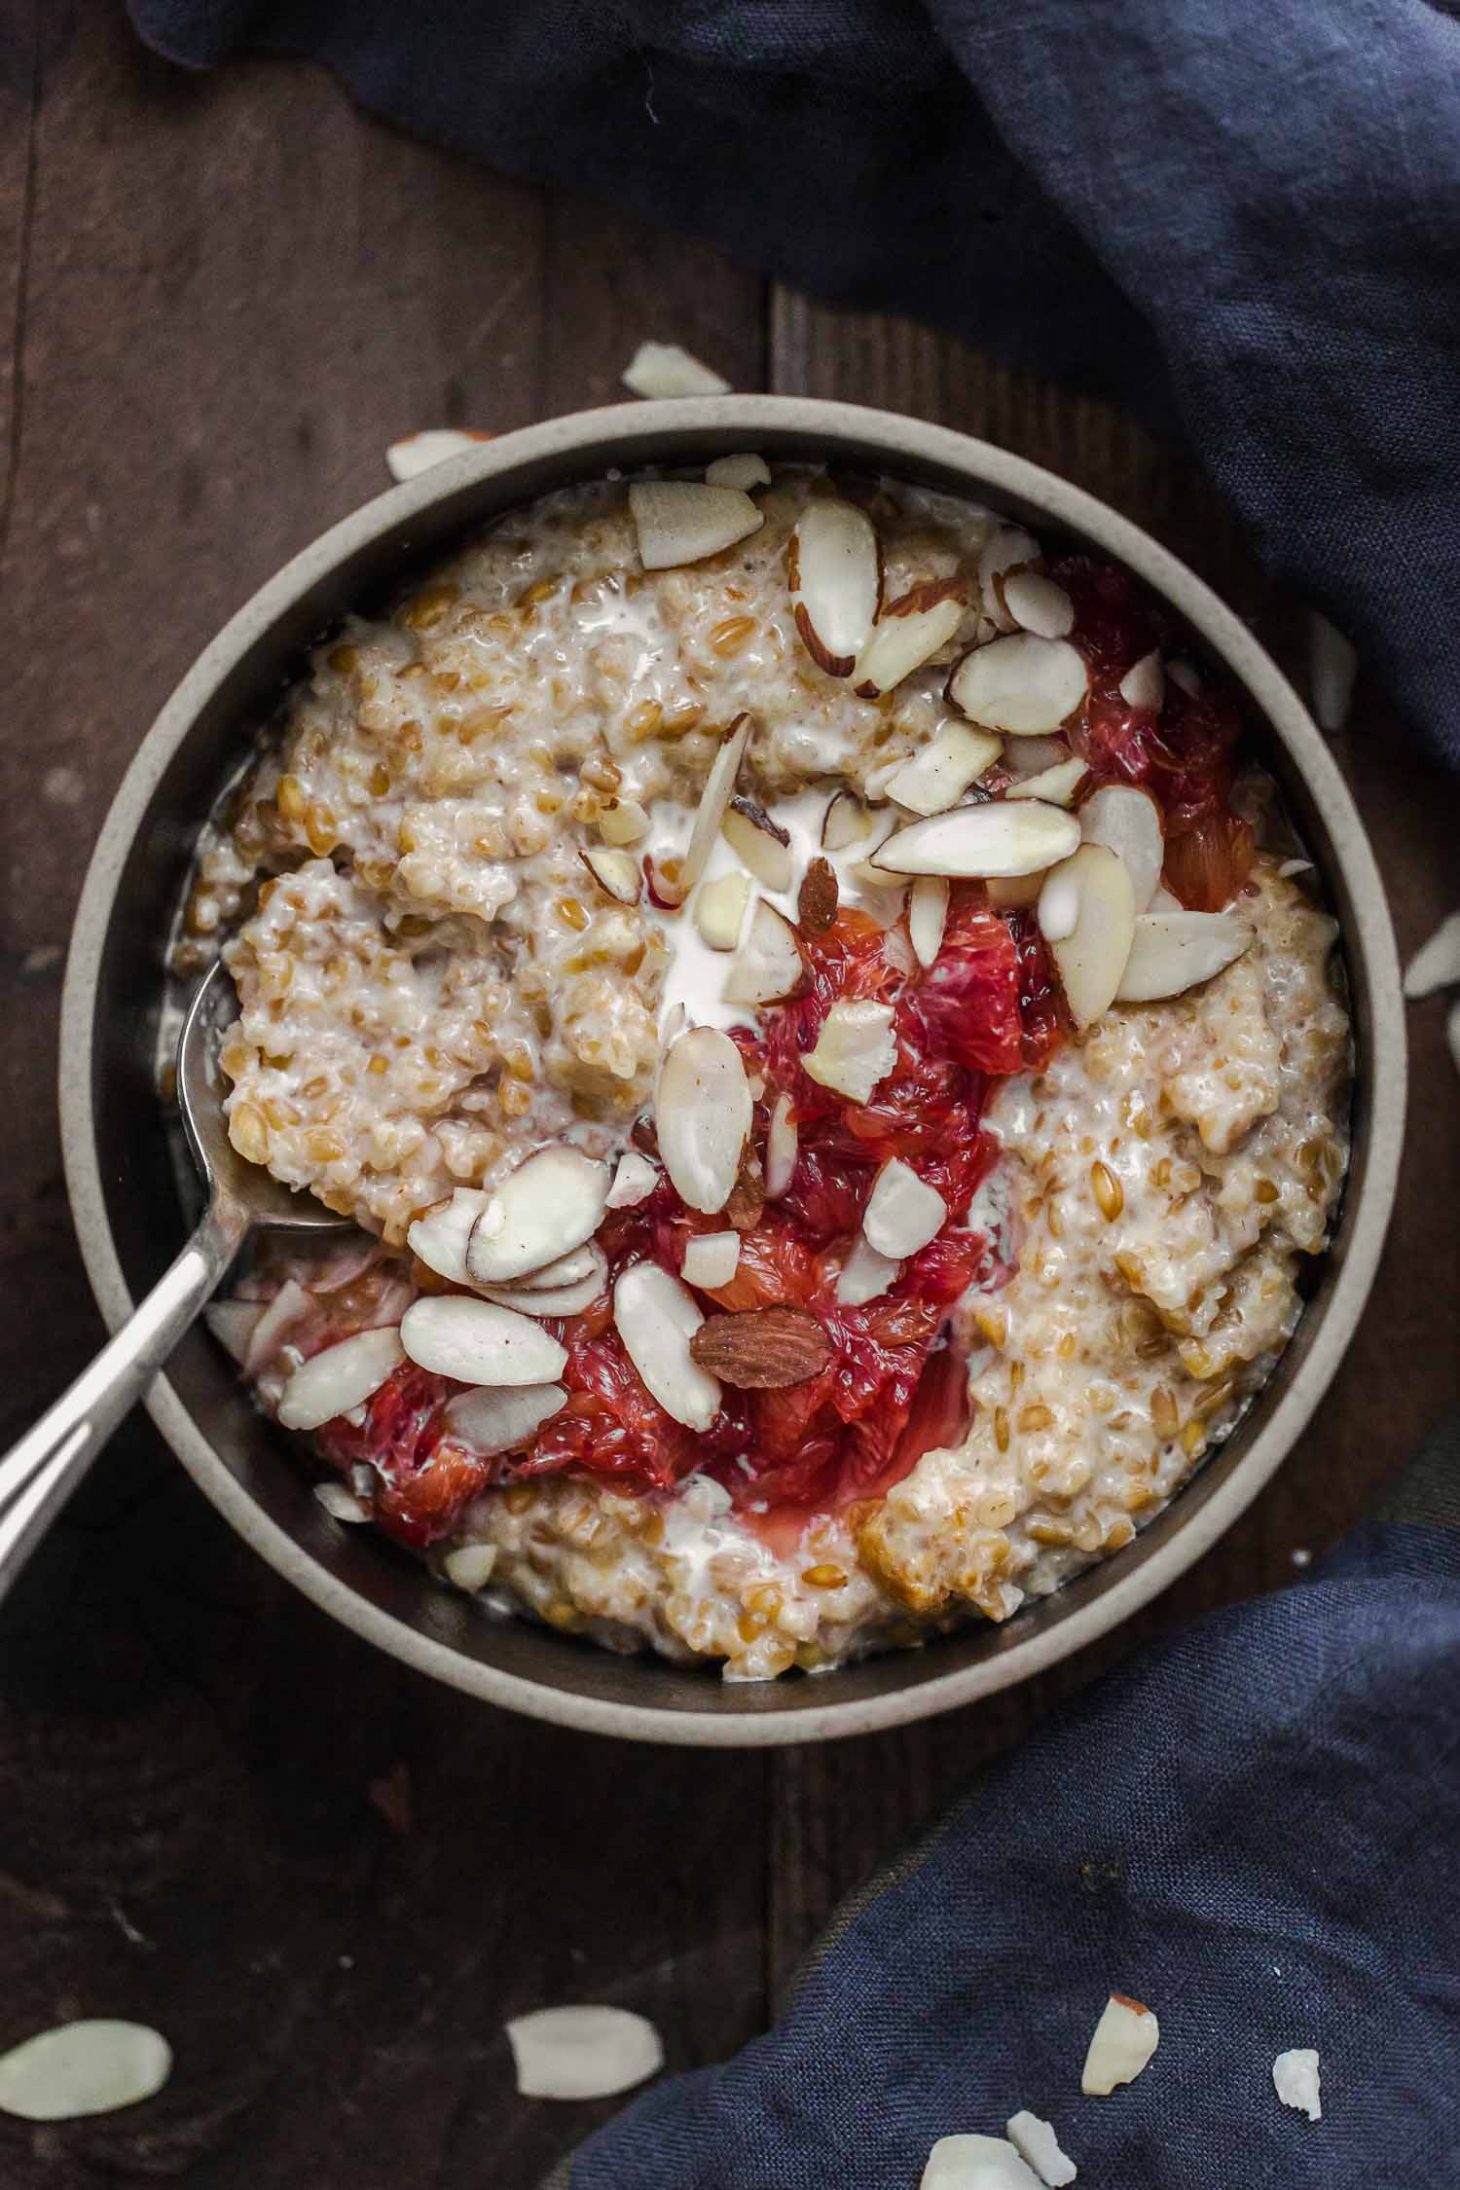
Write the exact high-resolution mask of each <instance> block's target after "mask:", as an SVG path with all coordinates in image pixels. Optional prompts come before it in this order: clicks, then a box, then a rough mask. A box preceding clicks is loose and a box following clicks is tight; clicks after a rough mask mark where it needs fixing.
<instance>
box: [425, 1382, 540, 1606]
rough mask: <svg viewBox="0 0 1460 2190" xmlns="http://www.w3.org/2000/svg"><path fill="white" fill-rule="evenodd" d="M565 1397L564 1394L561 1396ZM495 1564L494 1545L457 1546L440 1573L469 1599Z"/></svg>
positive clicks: (495, 1550)
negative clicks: (463, 1591)
mask: <svg viewBox="0 0 1460 2190" xmlns="http://www.w3.org/2000/svg"><path fill="white" fill-rule="evenodd" d="M563 1396H564V1398H566V1397H567V1394H566V1392H565V1393H564V1394H563ZM496 1564H497V1547H496V1545H495V1544H458V1545H457V1547H456V1549H455V1550H454V1551H448V1552H447V1554H446V1557H445V1558H444V1559H443V1560H442V1562H441V1571H442V1573H443V1574H444V1575H445V1576H446V1579H447V1581H448V1582H450V1584H451V1586H452V1588H453V1589H464V1590H465V1591H466V1593H467V1595H468V1596H469V1597H474V1596H475V1595H476V1594H477V1591H478V1590H480V1589H485V1588H486V1586H487V1584H488V1582H489V1581H490V1580H491V1579H492V1569H493V1567H495V1565H496Z"/></svg>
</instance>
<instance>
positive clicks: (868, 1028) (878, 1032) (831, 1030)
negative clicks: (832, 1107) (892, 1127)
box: [801, 1002, 897, 1103]
mask: <svg viewBox="0 0 1460 2190" xmlns="http://www.w3.org/2000/svg"><path fill="white" fill-rule="evenodd" d="M896 1063H897V1037H896V1035H895V1034H894V1033H893V1031H892V1007H891V1005H889V1004H872V1003H864V1002H857V1003H851V1004H848V1003H840V1004H833V1005H832V1007H831V1010H830V1011H829V1012H828V1013H827V1015H826V1017H825V1019H823V1021H822V1022H821V1032H820V1033H819V1034H818V1035H817V1037H816V1042H815V1046H814V1047H813V1048H811V1049H809V1050H807V1051H806V1053H805V1055H804V1056H803V1057H802V1059H801V1069H802V1070H803V1071H804V1072H805V1073H806V1074H807V1075H808V1077H809V1078H811V1079H813V1080H815V1081H816V1083H817V1085H818V1086H819V1087H829V1088H830V1089H831V1090H832V1093H833V1094H835V1095H845V1096H846V1098H847V1100H848V1101H849V1102H853V1103H865V1102H867V1101H869V1100H870V1098H871V1094H872V1090H873V1089H874V1088H875V1087H876V1085H877V1083H878V1081H879V1080H885V1079H886V1077H887V1075H888V1073H889V1072H891V1070H892V1068H893V1066H894V1065H895V1064H896Z"/></svg>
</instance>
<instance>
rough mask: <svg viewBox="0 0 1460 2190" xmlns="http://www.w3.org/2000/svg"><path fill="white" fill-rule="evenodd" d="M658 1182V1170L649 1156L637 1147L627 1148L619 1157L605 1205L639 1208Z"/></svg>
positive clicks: (612, 1207)
mask: <svg viewBox="0 0 1460 2190" xmlns="http://www.w3.org/2000/svg"><path fill="white" fill-rule="evenodd" d="M658 1184H659V1173H658V1170H657V1169H656V1167H655V1166H654V1165H653V1164H652V1163H650V1161H649V1159H648V1157H647V1156H641V1155H640V1154H639V1151H638V1149H637V1148H626V1149H625V1150H624V1152H623V1154H622V1155H621V1156H620V1157H619V1160H618V1168H617V1170H616V1171H615V1172H614V1175H613V1184H612V1186H611V1187H610V1188H609V1190H608V1198H607V1200H606V1201H605V1202H604V1207H605V1209H637V1208H638V1206H639V1204H640V1202H641V1201H647V1200H648V1199H649V1196H650V1195H651V1194H652V1193H653V1191H654V1189H655V1187H656V1186H657V1185H658Z"/></svg>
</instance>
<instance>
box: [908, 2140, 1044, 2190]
mask: <svg viewBox="0 0 1460 2190" xmlns="http://www.w3.org/2000/svg"><path fill="white" fill-rule="evenodd" d="M919 2190H1041V2186H1040V2180H1039V2177H1038V2175H1036V2174H1035V2173H1034V2171H1033V2169H1032V2168H1029V2167H1026V2166H1025V2164H1024V2162H1023V2160H1022V2159H1020V2157H1019V2154H1018V2153H1017V2152H1016V2151H1015V2149H1014V2147H1013V2145H1012V2144H1010V2143H1009V2141H1008V2139H1007V2138H1005V2137H940V2138H939V2139H938V2142H937V2143H936V2144H935V2145H934V2146H933V2149H932V2151H931V2152H930V2153H929V2154H928V2161H927V2165H926V2166H925V2167H924V2169H923V2174H922V2181H921V2183H920V2184H919Z"/></svg>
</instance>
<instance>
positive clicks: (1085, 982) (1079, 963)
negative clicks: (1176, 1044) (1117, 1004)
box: [1039, 844, 1136, 1027]
mask: <svg viewBox="0 0 1460 2190" xmlns="http://www.w3.org/2000/svg"><path fill="white" fill-rule="evenodd" d="M1071 890H1072V891H1073V895H1074V905H1073V911H1074V920H1073V924H1072V925H1068V926H1067V925H1066V920H1065V918H1063V917H1062V918H1060V919H1058V920H1055V919H1053V918H1052V917H1049V916H1048V913H1047V908H1050V907H1052V904H1053V901H1054V900H1056V899H1058V897H1060V896H1061V895H1062V894H1066V893H1068V892H1070V891H1071ZM1039 924H1040V927H1041V928H1042V929H1043V931H1044V936H1045V940H1046V942H1047V943H1048V944H1049V948H1050V956H1051V957H1052V958H1053V960H1054V963H1055V969H1056V971H1057V972H1058V974H1059V977H1060V986H1061V987H1062V988H1063V990H1064V992H1065V1002H1066V1003H1067V1004H1068V1006H1069V1010H1070V1017H1071V1018H1072V1019H1073V1020H1074V1022H1075V1025H1076V1026H1077V1027H1088V1026H1093V1025H1094V1023H1095V1021H1096V1020H1097V1019H1099V1018H1101V1017H1102V1016H1103V1015H1104V1014H1105V1013H1106V1012H1107V1011H1108V1010H1109V1009H1110V1006H1111V1005H1112V1004H1113V1003H1114V1001H1115V997H1116V992H1117V990H1118V989H1119V987H1120V979H1121V975H1122V974H1123V973H1124V971H1125V965H1126V960H1127V959H1128V958H1129V957H1130V949H1131V937H1132V936H1133V935H1134V933H1135V925H1136V907H1135V897H1134V894H1133V892H1132V890H1131V881H1130V876H1129V875H1128V874H1127V873H1126V870H1125V862H1124V861H1123V860H1122V859H1120V858H1119V857H1118V856H1117V855H1116V853H1114V852H1112V851H1111V850H1110V848H1109V847H1108V845H1104V844H1082V845H1081V846H1080V848H1079V850H1078V851H1077V852H1074V853H1073V854H1072V855H1071V856H1070V858H1068V859H1067V860H1064V861H1063V862H1062V863H1061V864H1060V865H1059V866H1057V867H1053V868H1051V870H1050V873H1049V877H1048V879H1047V880H1046V882H1045V885H1044V889H1043V891H1042V893H1041V895H1040V900H1039ZM1051 926H1053V927H1056V928H1063V929H1064V930H1065V932H1064V933H1063V934H1055V935H1051V934H1050V927H1051Z"/></svg>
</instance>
